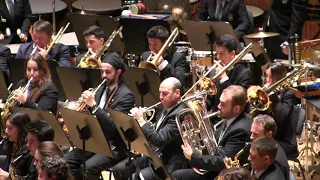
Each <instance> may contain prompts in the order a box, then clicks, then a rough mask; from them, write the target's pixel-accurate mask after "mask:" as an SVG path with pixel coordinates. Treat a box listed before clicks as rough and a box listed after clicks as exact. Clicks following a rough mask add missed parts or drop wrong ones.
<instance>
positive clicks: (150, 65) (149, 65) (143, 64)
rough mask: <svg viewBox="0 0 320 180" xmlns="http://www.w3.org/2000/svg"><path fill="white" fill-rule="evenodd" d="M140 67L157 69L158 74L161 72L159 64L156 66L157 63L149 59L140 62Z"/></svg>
mask: <svg viewBox="0 0 320 180" xmlns="http://www.w3.org/2000/svg"><path fill="white" fill-rule="evenodd" d="M139 68H144V69H151V70H154V71H156V72H157V73H158V74H160V69H159V67H158V66H156V65H155V64H153V63H151V62H149V61H141V62H140V63H139Z"/></svg>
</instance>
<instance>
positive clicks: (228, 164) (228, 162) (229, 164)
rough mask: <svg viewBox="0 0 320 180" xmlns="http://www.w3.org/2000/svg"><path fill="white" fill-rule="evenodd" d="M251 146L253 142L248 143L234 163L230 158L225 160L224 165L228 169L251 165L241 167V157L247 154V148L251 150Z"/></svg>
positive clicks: (237, 155)
mask: <svg viewBox="0 0 320 180" xmlns="http://www.w3.org/2000/svg"><path fill="white" fill-rule="evenodd" d="M250 146H251V142H246V144H245V146H244V147H243V148H242V149H241V150H240V151H239V152H238V153H237V154H236V156H235V157H234V161H232V159H231V158H230V157H225V158H224V159H223V162H224V165H225V166H226V167H227V169H230V168H232V167H246V166H248V165H249V164H244V165H241V164H240V161H239V157H240V155H242V154H243V152H245V150H246V149H247V148H250Z"/></svg>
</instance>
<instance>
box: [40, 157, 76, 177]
mask: <svg viewBox="0 0 320 180" xmlns="http://www.w3.org/2000/svg"><path fill="white" fill-rule="evenodd" d="M69 171H70V168H69V166H68V163H67V162H66V160H65V159H63V158H62V157H60V156H57V155H54V156H48V157H45V158H43V159H42V160H41V162H40V167H39V176H38V180H73V177H71V176H70V174H69Z"/></svg>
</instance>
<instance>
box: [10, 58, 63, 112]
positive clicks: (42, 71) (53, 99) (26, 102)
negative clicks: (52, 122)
mask: <svg viewBox="0 0 320 180" xmlns="http://www.w3.org/2000/svg"><path fill="white" fill-rule="evenodd" d="M25 73H26V78H24V79H22V80H20V81H18V82H17V84H16V88H15V90H14V91H13V92H12V93H13V95H14V96H13V99H15V100H16V101H18V102H19V103H20V104H19V106H22V107H26V108H31V109H36V110H41V111H51V112H52V113H54V114H55V113H56V112H57V103H58V90H57V88H56V87H55V85H54V84H53V83H52V82H51V74H50V70H49V68H48V64H47V62H46V60H45V59H44V58H43V56H42V55H40V54H39V53H35V54H33V55H31V56H30V58H29V59H28V60H27V61H26V63H25ZM31 77H33V79H32V81H31V85H30V86H29V88H28V89H26V91H25V92H22V91H21V89H19V88H18V87H24V86H26V84H27V82H28V81H29V80H30V78H31Z"/></svg>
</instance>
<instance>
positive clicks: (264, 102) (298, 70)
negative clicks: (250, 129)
mask: <svg viewBox="0 0 320 180" xmlns="http://www.w3.org/2000/svg"><path fill="white" fill-rule="evenodd" d="M308 69H309V68H308V66H305V67H301V66H298V67H295V68H294V69H293V70H292V71H291V72H289V73H288V74H287V75H286V76H285V77H283V78H282V79H280V80H279V81H277V82H276V83H274V84H273V85H272V86H270V87H268V86H264V87H263V88H261V87H259V86H250V87H249V88H248V91H247V92H248V93H247V98H248V101H249V103H250V104H251V105H252V106H253V107H254V109H253V110H252V111H251V113H253V112H254V111H255V110H258V111H265V110H267V109H269V107H270V104H271V101H270V99H269V96H270V95H271V94H272V93H274V92H275V91H277V92H278V93H282V92H283V91H285V90H286V89H287V88H288V87H289V86H291V85H292V84H293V83H295V82H297V81H299V80H300V78H301V77H302V76H303V75H304V74H305V73H307V72H308Z"/></svg>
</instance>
